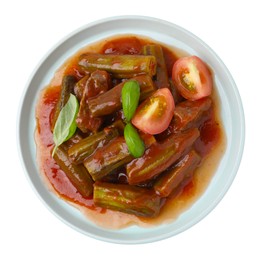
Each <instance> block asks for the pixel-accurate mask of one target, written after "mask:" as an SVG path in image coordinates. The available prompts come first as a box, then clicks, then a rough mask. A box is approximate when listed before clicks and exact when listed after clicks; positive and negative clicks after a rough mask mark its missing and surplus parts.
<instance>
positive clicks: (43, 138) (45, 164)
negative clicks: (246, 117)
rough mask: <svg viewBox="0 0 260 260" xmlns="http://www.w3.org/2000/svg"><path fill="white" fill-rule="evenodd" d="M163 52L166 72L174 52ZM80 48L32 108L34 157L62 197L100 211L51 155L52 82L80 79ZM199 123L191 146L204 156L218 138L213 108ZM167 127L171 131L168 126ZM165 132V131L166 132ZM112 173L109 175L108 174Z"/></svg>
mask: <svg viewBox="0 0 260 260" xmlns="http://www.w3.org/2000/svg"><path fill="white" fill-rule="evenodd" d="M148 42H149V43H150V41H149V40H146V39H145V40H144V39H142V38H140V39H139V38H137V37H132V36H131V37H121V38H116V39H113V40H110V41H106V43H105V44H103V45H101V46H99V45H98V44H97V45H96V46H94V47H95V48H93V49H94V50H96V51H99V52H101V53H108V54H109V53H113V54H115V53H126V54H136V53H140V52H141V49H142V46H143V45H144V44H147V43H148ZM163 50H164V55H165V59H166V64H167V68H168V73H169V75H170V73H171V68H172V65H173V63H174V62H175V60H176V59H177V55H176V54H174V53H173V52H172V51H171V50H170V49H168V48H166V47H164V48H163ZM82 52H83V51H80V52H79V53H77V54H76V55H75V56H74V57H72V58H71V59H70V60H69V61H68V62H67V63H65V65H64V68H65V69H61V70H60V71H61V72H60V74H61V75H58V76H57V77H56V81H55V79H54V80H53V81H52V83H51V84H50V86H49V87H48V88H45V89H44V90H43V92H42V94H41V97H40V99H39V102H38V104H37V109H36V121H37V128H36V142H37V149H38V150H37V151H38V153H39V156H38V159H39V164H40V167H41V171H42V172H43V173H44V174H45V175H46V177H47V179H48V181H49V182H50V184H51V185H52V187H53V188H54V190H55V191H56V192H57V193H58V194H59V196H61V197H62V198H64V199H65V200H68V201H71V202H73V203H76V204H78V205H81V206H84V207H87V208H89V209H91V210H95V211H97V212H99V213H104V212H106V210H104V209H100V208H96V207H95V206H94V205H93V200H92V198H84V197H83V196H82V195H80V193H78V192H77V189H76V188H75V187H74V186H73V185H72V184H71V182H70V181H69V179H68V178H67V176H66V174H65V173H64V172H63V171H62V170H61V169H60V168H59V166H58V165H57V163H56V162H55V160H54V159H53V158H52V156H51V151H52V148H53V146H54V145H53V137H52V132H51V130H50V129H51V120H52V115H53V111H54V108H55V105H56V103H57V101H58V97H59V93H60V85H53V82H57V78H59V77H60V78H62V76H63V75H66V74H70V75H74V76H76V77H77V79H80V78H82V77H83V76H84V73H83V72H82V71H81V69H80V67H79V66H78V65H77V60H78V57H79V56H80V54H81V53H82ZM58 82H61V80H59V79H58ZM201 120H202V121H203V123H202V124H201V126H200V131H201V136H200V138H199V139H198V140H197V141H196V144H195V148H196V150H197V152H198V153H199V154H200V155H201V156H203V157H206V156H208V155H209V154H210V152H211V151H212V150H213V148H215V147H216V146H217V144H218V143H219V140H220V138H221V136H222V135H221V133H222V132H221V127H220V125H219V123H218V120H217V116H216V111H215V110H214V109H213V110H210V112H209V113H206V114H204V116H203V117H202V119H201ZM169 131H171V130H170V129H169ZM168 134H169V133H168ZM111 176H112V175H111ZM116 178H118V179H119V178H121V181H122V183H124V182H125V181H126V180H127V177H126V174H125V172H124V171H121V170H119V171H118V174H117V175H116ZM197 186H198V183H197V182H196V181H194V179H193V178H187V179H186V180H185V182H184V183H183V185H182V186H181V187H180V188H179V189H178V190H177V191H176V192H175V194H174V195H173V196H172V198H176V197H178V198H180V199H187V198H190V197H192V196H194V194H195V193H196V189H197V188H198V187H197Z"/></svg>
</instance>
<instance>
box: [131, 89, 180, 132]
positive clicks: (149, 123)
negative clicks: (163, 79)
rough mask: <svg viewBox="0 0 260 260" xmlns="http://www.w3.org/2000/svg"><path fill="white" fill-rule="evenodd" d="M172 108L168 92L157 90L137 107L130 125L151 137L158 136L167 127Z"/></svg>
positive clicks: (171, 100)
mask: <svg viewBox="0 0 260 260" xmlns="http://www.w3.org/2000/svg"><path fill="white" fill-rule="evenodd" d="M174 108H175V104H174V99H173V96H172V94H171V92H170V90H169V89H168V88H161V89H158V90H157V91H156V92H155V93H154V94H153V95H152V96H150V97H149V98H147V99H146V100H145V101H144V102H143V103H141V104H140V105H139V106H138V108H137V110H136V112H135V115H134V117H133V118H132V124H133V125H134V126H135V127H136V128H138V129H139V130H141V131H142V132H145V133H148V134H151V135H155V134H159V133H161V132H163V131H164V130H166V129H167V127H168V126H169V124H170V122H171V120H172V117H173V114H174Z"/></svg>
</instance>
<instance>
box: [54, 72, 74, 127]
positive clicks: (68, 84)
mask: <svg viewBox="0 0 260 260" xmlns="http://www.w3.org/2000/svg"><path fill="white" fill-rule="evenodd" d="M75 84H76V78H75V77H74V76H71V75H65V76H64V77H63V79H62V84H61V93H60V97H59V100H58V102H57V105H56V107H55V110H54V115H53V119H52V123H51V128H52V130H53V129H54V126H55V123H56V121H57V119H58V116H59V114H60V111H61V109H62V108H63V107H64V106H65V105H66V103H67V101H68V99H69V97H70V94H71V93H73V89H74V86H75Z"/></svg>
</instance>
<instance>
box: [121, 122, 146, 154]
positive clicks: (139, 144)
mask: <svg viewBox="0 0 260 260" xmlns="http://www.w3.org/2000/svg"><path fill="white" fill-rule="evenodd" d="M124 137H125V141H126V144H127V147H128V150H129V152H130V153H131V154H132V155H133V156H134V157H135V158H138V157H141V156H142V155H143V154H144V151H145V146H144V142H143V140H142V139H141V137H140V136H139V134H138V132H137V130H136V129H135V128H134V126H133V125H132V124H131V123H129V124H127V125H126V126H125V128H124Z"/></svg>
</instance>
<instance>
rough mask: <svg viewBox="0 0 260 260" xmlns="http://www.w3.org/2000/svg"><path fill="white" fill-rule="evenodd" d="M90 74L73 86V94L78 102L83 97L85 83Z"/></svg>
mask: <svg viewBox="0 0 260 260" xmlns="http://www.w3.org/2000/svg"><path fill="white" fill-rule="evenodd" d="M89 76H90V74H87V75H86V76H85V77H83V78H82V79H81V80H79V81H78V82H77V83H76V85H75V86H74V93H75V95H76V97H77V99H78V100H81V99H82V97H83V93H84V89H85V88H86V87H87V81H88V79H89Z"/></svg>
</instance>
